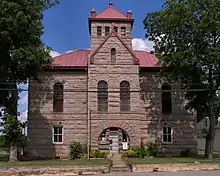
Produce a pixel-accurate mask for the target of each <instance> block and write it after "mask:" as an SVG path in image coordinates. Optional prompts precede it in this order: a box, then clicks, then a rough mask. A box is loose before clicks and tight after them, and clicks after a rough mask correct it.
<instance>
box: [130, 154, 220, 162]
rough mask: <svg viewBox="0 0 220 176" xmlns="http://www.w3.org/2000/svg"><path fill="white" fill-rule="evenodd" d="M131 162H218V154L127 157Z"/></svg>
mask: <svg viewBox="0 0 220 176" xmlns="http://www.w3.org/2000/svg"><path fill="white" fill-rule="evenodd" d="M127 160H128V162H129V163H131V164H165V163H195V162H199V163H219V164H220V156H219V155H218V156H215V157H214V159H211V160H208V159H205V158H204V157H202V156H198V157H187V158H184V157H176V158H175V157H164V158H158V157H155V158H129V159H127Z"/></svg>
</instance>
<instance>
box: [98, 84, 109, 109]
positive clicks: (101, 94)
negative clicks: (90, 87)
mask: <svg viewBox="0 0 220 176" xmlns="http://www.w3.org/2000/svg"><path fill="white" fill-rule="evenodd" d="M97 94H98V95H97V96H98V111H101V112H108V83H107V82H105V81H100V82H99V83H98V91H97Z"/></svg>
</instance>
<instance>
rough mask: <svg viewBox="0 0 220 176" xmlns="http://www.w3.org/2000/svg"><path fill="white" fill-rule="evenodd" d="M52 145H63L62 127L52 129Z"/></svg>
mask: <svg viewBox="0 0 220 176" xmlns="http://www.w3.org/2000/svg"><path fill="white" fill-rule="evenodd" d="M53 143H55V144H57V143H58V144H59V143H63V127H62V126H54V127H53Z"/></svg>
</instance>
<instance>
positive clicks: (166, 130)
mask: <svg viewBox="0 0 220 176" xmlns="http://www.w3.org/2000/svg"><path fill="white" fill-rule="evenodd" d="M172 138H173V130H172V127H170V126H165V127H163V143H172V142H173V139H172Z"/></svg>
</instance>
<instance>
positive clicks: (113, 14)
mask: <svg viewBox="0 0 220 176" xmlns="http://www.w3.org/2000/svg"><path fill="white" fill-rule="evenodd" d="M93 18H101V19H106V18H111V19H128V17H127V16H126V15H125V14H123V13H121V12H119V11H118V10H116V9H114V8H112V7H110V8H108V9H106V10H104V11H102V12H100V13H99V14H97V15H96V16H95V17H93Z"/></svg>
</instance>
